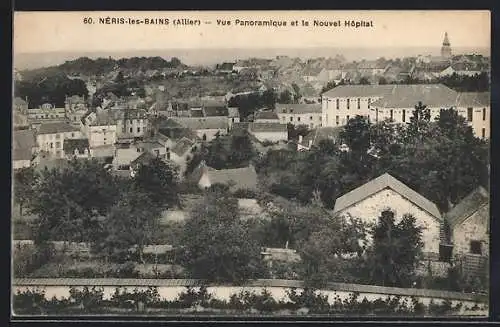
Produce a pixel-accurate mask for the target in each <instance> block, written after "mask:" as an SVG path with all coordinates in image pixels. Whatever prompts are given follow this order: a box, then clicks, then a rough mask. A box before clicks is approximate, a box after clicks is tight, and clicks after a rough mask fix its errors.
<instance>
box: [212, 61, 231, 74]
mask: <svg viewBox="0 0 500 327" xmlns="http://www.w3.org/2000/svg"><path fill="white" fill-rule="evenodd" d="M234 65H235V63H234V62H224V63H222V64H217V66H216V70H217V72H218V73H221V74H231V73H232V72H233V71H234Z"/></svg>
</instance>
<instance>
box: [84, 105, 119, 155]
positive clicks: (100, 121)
mask: <svg viewBox="0 0 500 327" xmlns="http://www.w3.org/2000/svg"><path fill="white" fill-rule="evenodd" d="M83 120H84V121H83V126H82V130H83V131H84V133H85V134H86V135H87V138H88V139H89V144H90V148H95V147H100V146H107V145H113V144H115V143H116V140H117V137H116V131H117V126H116V120H115V118H114V117H113V114H112V113H111V112H110V111H109V110H98V111H97V112H96V113H91V114H90V115H88V116H87V117H85V118H84V119H83Z"/></svg>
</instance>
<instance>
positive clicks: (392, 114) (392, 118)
mask: <svg viewBox="0 0 500 327" xmlns="http://www.w3.org/2000/svg"><path fill="white" fill-rule="evenodd" d="M391 120H394V112H393V110H392V109H391Z"/></svg>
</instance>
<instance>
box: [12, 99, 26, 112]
mask: <svg viewBox="0 0 500 327" xmlns="http://www.w3.org/2000/svg"><path fill="white" fill-rule="evenodd" d="M16 111H18V112H20V113H22V114H26V112H27V111H28V99H26V100H25V99H22V98H20V97H15V98H14V100H13V101H12V112H16Z"/></svg>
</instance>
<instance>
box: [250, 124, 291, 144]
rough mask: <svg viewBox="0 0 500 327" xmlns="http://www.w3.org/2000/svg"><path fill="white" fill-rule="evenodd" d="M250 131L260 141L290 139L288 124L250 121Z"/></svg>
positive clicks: (274, 141)
mask: <svg viewBox="0 0 500 327" xmlns="http://www.w3.org/2000/svg"><path fill="white" fill-rule="evenodd" d="M248 132H249V133H250V134H251V135H253V136H254V137H255V138H256V139H257V140H259V141H260V142H273V143H276V142H279V141H286V140H287V139H288V129H287V126H286V125H284V124H280V123H250V124H249V126H248Z"/></svg>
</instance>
